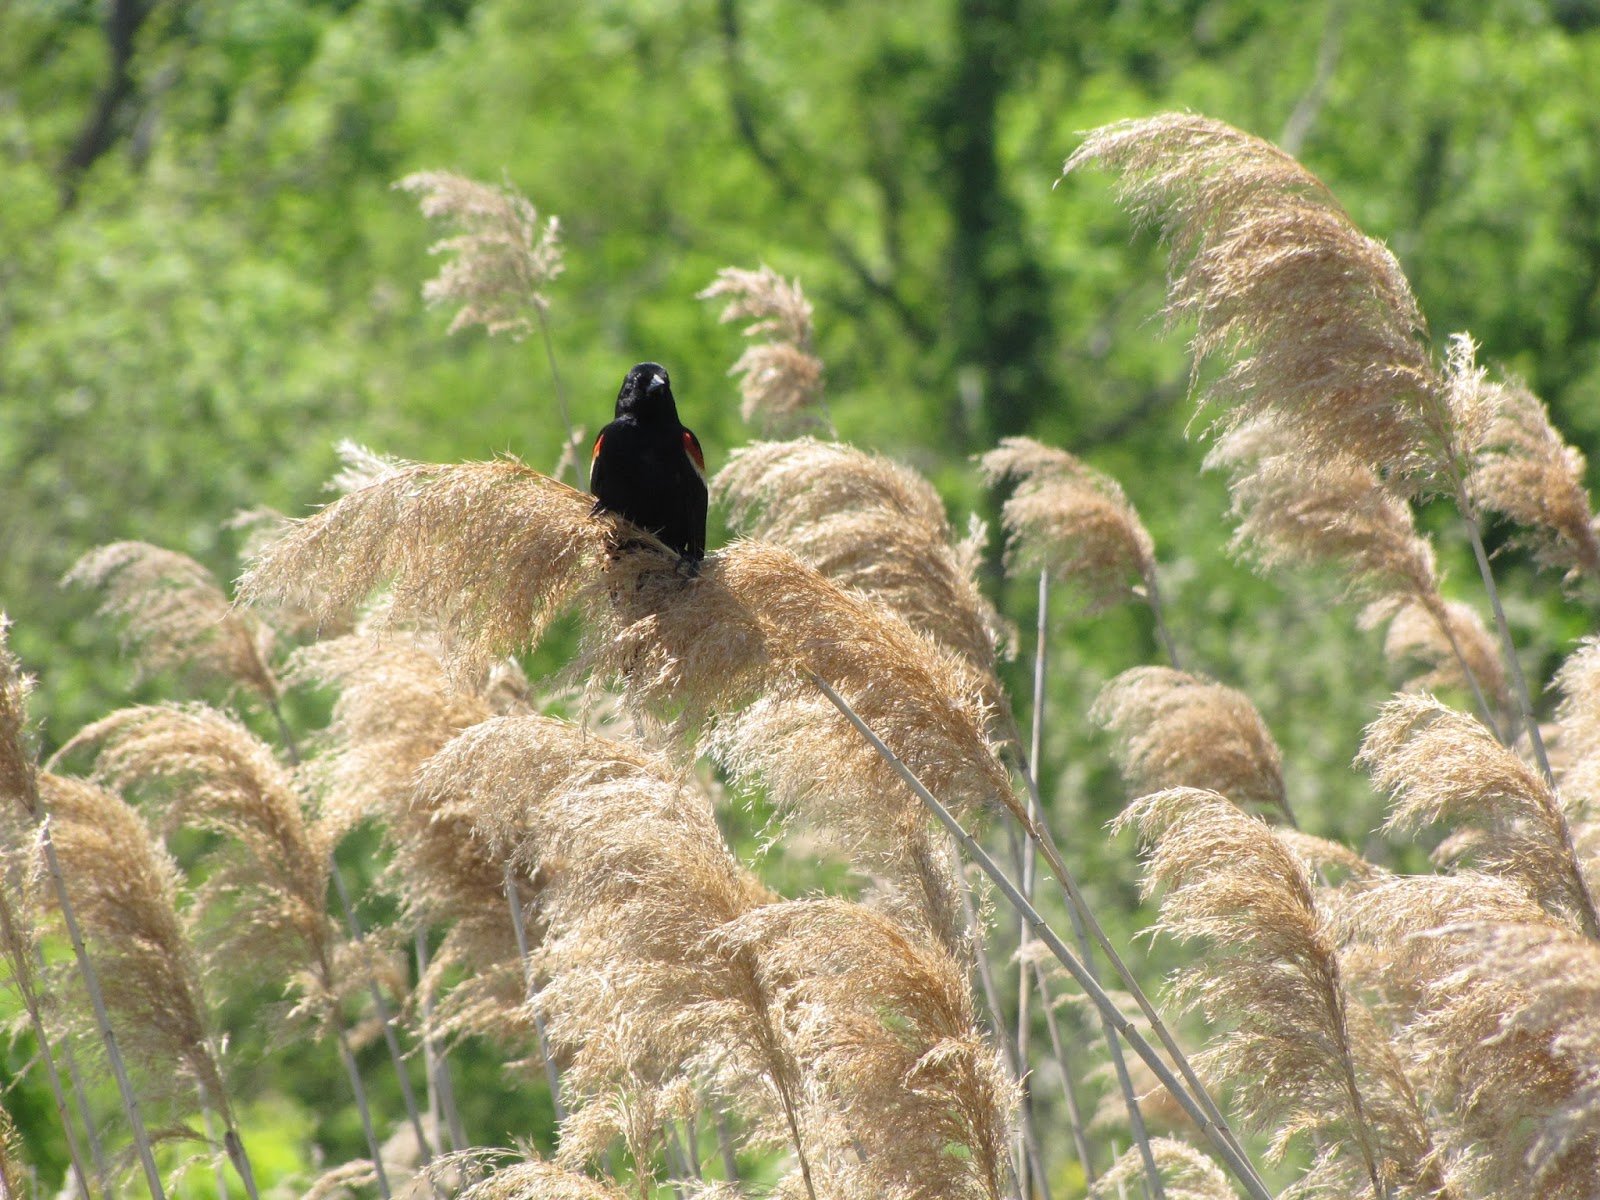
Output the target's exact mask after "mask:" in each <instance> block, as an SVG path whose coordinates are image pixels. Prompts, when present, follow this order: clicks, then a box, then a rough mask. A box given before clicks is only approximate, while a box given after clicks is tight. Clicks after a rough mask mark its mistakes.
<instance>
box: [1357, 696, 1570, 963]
mask: <svg viewBox="0 0 1600 1200" xmlns="http://www.w3.org/2000/svg"><path fill="white" fill-rule="evenodd" d="M1357 762H1359V763H1361V764H1363V765H1365V766H1366V767H1367V768H1368V769H1369V770H1370V771H1371V773H1372V779H1373V783H1374V784H1376V785H1377V787H1378V788H1379V789H1380V790H1382V791H1385V792H1387V793H1389V794H1390V796H1391V798H1392V800H1393V809H1392V810H1391V812H1390V814H1389V819H1388V821H1387V822H1386V823H1385V826H1384V828H1385V829H1387V830H1391V831H1406V830H1415V829H1418V828H1420V827H1422V826H1424V825H1431V824H1435V823H1438V822H1444V823H1447V824H1450V825H1453V826H1455V827H1457V829H1458V831H1459V832H1458V836H1457V837H1456V838H1453V839H1451V840H1450V841H1447V842H1445V843H1444V844H1443V845H1442V846H1441V847H1440V850H1439V852H1438V856H1439V857H1442V858H1443V859H1444V860H1445V861H1456V860H1459V859H1464V858H1470V859H1471V860H1472V861H1473V862H1474V863H1476V864H1477V865H1478V866H1479V867H1480V868H1481V869H1483V870H1485V871H1489V872H1492V873H1495V874H1503V875H1507V876H1510V877H1512V878H1514V879H1516V880H1517V881H1518V882H1520V883H1521V884H1522V885H1523V886H1524V887H1526V888H1527V889H1528V890H1529V891H1530V892H1531V893H1532V894H1533V895H1535V896H1537V897H1538V898H1539V899H1540V901H1541V902H1542V903H1543V904H1545V905H1546V906H1547V907H1548V908H1549V909H1550V911H1551V912H1553V913H1556V914H1558V915H1560V916H1561V917H1563V918H1564V919H1566V920H1569V921H1572V922H1573V923H1575V924H1577V925H1579V926H1581V927H1582V928H1583V929H1585V930H1587V931H1589V933H1590V934H1591V936H1600V925H1597V923H1596V917H1595V909H1594V902H1593V900H1592V898H1591V884H1590V881H1589V880H1588V879H1587V877H1586V875H1585V872H1584V868H1583V864H1582V863H1580V861H1579V860H1578V858H1577V855H1576V851H1575V850H1574V847H1573V843H1572V835H1571V830H1570V828H1569V826H1568V820H1567V814H1566V810H1565V807H1564V805H1563V803H1562V801H1561V798H1560V796H1558V795H1557V793H1556V791H1555V789H1554V788H1553V787H1551V786H1550V785H1549V783H1547V782H1546V781H1545V779H1544V778H1543V776H1542V775H1541V774H1540V773H1539V772H1538V771H1537V770H1535V769H1534V768H1533V767H1531V766H1529V765H1528V764H1527V763H1525V762H1523V761H1522V760H1521V759H1520V758H1518V757H1517V756H1516V755H1515V754H1513V753H1512V752H1511V751H1510V750H1508V749H1506V748H1505V747H1504V746H1501V745H1500V744H1499V743H1498V742H1497V741H1496V740H1495V739H1494V737H1493V735H1492V734H1490V732H1489V731H1488V730H1487V729H1485V728H1484V727H1483V726H1482V725H1481V724H1480V723H1478V722H1477V721H1475V720H1473V719H1472V718H1471V717H1468V716H1465V715H1463V714H1461V713H1458V712H1455V711H1454V710H1452V709H1449V708H1446V707H1445V706H1444V705H1442V704H1440V703H1439V702H1438V701H1437V700H1435V699H1433V697H1431V696H1413V695H1400V696H1396V697H1395V698H1394V699H1393V700H1391V701H1389V703H1388V704H1386V705H1384V707H1383V710H1382V712H1381V713H1380V715H1379V717H1378V719H1377V720H1376V721H1374V722H1373V723H1372V724H1371V725H1370V726H1368V727H1367V732H1366V737H1365V739H1364V740H1363V742H1362V746H1361V753H1360V755H1359V756H1358V757H1357Z"/></svg>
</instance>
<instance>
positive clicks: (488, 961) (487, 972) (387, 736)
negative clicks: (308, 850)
mask: <svg viewBox="0 0 1600 1200" xmlns="http://www.w3.org/2000/svg"><path fill="white" fill-rule="evenodd" d="M289 678H291V679H292V680H294V681H296V682H311V681H316V682H320V683H323V684H326V685H331V686H334V687H337V688H338V689H339V694H338V698H337V699H336V700H335V701H334V706H333V717H332V720H331V721H330V722H329V725H328V729H327V731H326V733H325V734H324V735H323V736H322V737H321V738H320V739H319V744H318V746H317V750H318V754H317V756H316V757H315V758H313V759H311V760H310V762H309V763H308V764H307V766H306V774H307V777H308V778H309V779H310V780H311V781H312V783H313V786H314V787H316V788H317V789H318V791H319V794H320V796H321V812H322V820H323V823H324V825H325V826H326V825H328V824H329V823H331V824H332V825H333V826H334V827H339V828H343V827H345V826H348V825H350V824H353V823H354V822H355V821H356V820H359V819H360V818H362V817H364V816H376V817H378V818H380V819H381V820H382V822H383V827H384V833H385V837H386V841H387V842H388V845H389V847H390V850H391V854H392V857H391V858H390V861H389V865H388V867H387V869H386V870H385V872H384V880H385V882H386V883H387V884H388V885H389V886H390V887H391V888H392V889H393V890H394V891H395V892H396V894H397V895H398V897H399V899H400V901H401V903H402V904H403V905H404V908H405V912H406V915H407V916H408V918H409V919H410V920H411V921H413V922H415V923H416V924H418V925H419V926H423V927H426V926H439V927H443V928H444V930H445V932H444V938H443V941H442V942H441V943H440V945H439V947H438V949H437V950H436V951H435V952H434V953H433V955H432V959H431V962H430V964H429V968H428V973H427V976H426V978H425V979H424V980H423V982H422V985H421V988H422V990H423V991H425V992H431V991H432V990H434V989H436V988H439V987H443V986H444V985H445V983H446V981H451V982H452V983H453V986H451V987H450V988H449V990H448V991H447V992H445V993H444V995H443V997H442V998H441V1002H440V1003H439V1005H438V1007H437V1009H436V1010H435V1012H434V1014H433V1025H434V1031H435V1032H439V1033H444V1034H452V1033H457V1032H471V1033H487V1034H492V1035H494V1036H496V1037H498V1038H500V1039H502V1040H503V1041H505V1042H507V1043H509V1044H513V1045H523V1044H526V1043H527V1040H528V1039H529V1038H530V1037H531V1035H532V1030H531V1026H530V1025H529V1022H528V1019H527V1014H526V1013H524V1012H522V1011H521V1003H522V999H523V994H524V985H523V980H522V963H521V959H520V956H519V955H518V953H517V944H516V939H515V936H514V930H513V927H512V924H511V921H510V919H509V918H508V916H507V912H506V908H505V871H506V862H505V858H504V856H503V855H495V854H491V853H490V852H489V849H488V847H487V846H486V844H485V843H484V842H483V840H482V839H480V838H476V837H474V836H472V821H473V818H472V816H471V814H464V813H462V812H459V811H454V810H452V809H450V808H448V807H444V808H441V807H440V806H439V805H438V804H436V803H435V800H436V799H437V797H436V795H435V793H433V792H431V791H429V790H427V789H418V788H417V786H416V778H415V777H416V773H417V771H418V770H420V769H421V767H422V766H423V765H424V764H425V763H426V762H427V761H428V760H429V759H430V758H431V757H432V756H433V755H434V754H435V753H437V752H438V751H439V750H440V749H442V748H443V747H444V746H445V744H446V743H448V742H449V741H450V740H451V739H452V738H454V737H455V736H456V735H458V734H459V733H461V732H463V731H464V730H466V729H469V728H471V727H472V726H474V725H477V724H479V723H481V722H483V721H486V720H488V719H489V718H490V717H492V716H493V715H494V708H493V706H492V705H491V703H490V702H489V700H488V698H487V697H486V696H485V695H484V694H483V693H481V692H479V691H475V690H473V691H464V690H459V689H458V688H457V687H456V686H454V685H453V684H452V682H451V680H450V677H449V675H448V673H447V672H446V670H445V668H444V666H443V664H442V663H441V662H440V661H439V659H438V658H437V657H436V655H435V654H434V653H433V652H431V651H430V650H429V649H428V648H427V646H426V642H425V640H423V639H420V638H418V637H416V636H415V635H412V636H411V637H408V636H406V633H405V631H401V630H396V631H393V632H392V633H390V634H389V635H388V636H386V637H383V638H381V639H377V638H373V637H371V636H369V635H366V634H355V635H351V636H348V637H343V638H337V639H334V640H332V641H328V642H321V643H318V644H316V645H313V646H308V647H306V648H305V649H303V650H300V651H298V652H297V653H296V654H295V657H294V658H293V659H292V660H291V663H290V675H289ZM520 886H521V887H522V888H523V889H524V890H525V891H526V892H527V893H528V894H530V895H531V894H533V893H534V892H535V891H536V889H535V887H534V886H533V883H532V881H530V880H527V879H523V880H521V881H520Z"/></svg>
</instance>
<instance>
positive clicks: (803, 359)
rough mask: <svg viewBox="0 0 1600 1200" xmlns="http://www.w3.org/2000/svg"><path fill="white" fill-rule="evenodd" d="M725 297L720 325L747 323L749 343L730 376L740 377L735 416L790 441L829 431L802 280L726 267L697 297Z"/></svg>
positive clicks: (766, 269)
mask: <svg viewBox="0 0 1600 1200" xmlns="http://www.w3.org/2000/svg"><path fill="white" fill-rule="evenodd" d="M724 297H726V298H727V299H728V303H727V305H726V306H725V307H724V308H723V310H722V317H721V320H722V323H723V324H724V325H726V324H728V323H729V322H731V321H742V320H747V319H750V320H751V324H749V325H747V326H746V327H745V329H744V335H745V337H747V338H750V339H751V343H750V345H748V346H746V347H745V351H744V353H743V354H741V355H740V356H739V359H738V361H737V362H735V363H734V364H733V366H732V367H731V368H730V369H729V371H728V374H730V375H737V376H739V394H740V397H741V404H740V408H739V415H740V416H742V417H743V418H744V419H745V421H746V422H750V423H755V422H757V421H758V420H759V423H760V425H761V427H762V430H763V432H765V433H766V434H768V435H777V436H793V435H794V434H796V433H799V432H802V431H804V430H806V429H810V428H815V427H817V426H819V425H820V426H823V427H825V428H827V429H828V430H829V431H830V432H831V431H832V427H833V421H832V419H831V418H830V417H829V415H828V407H827V402H826V400H825V399H824V398H823V391H822V375H823V368H822V360H821V359H819V358H818V357H817V356H816V355H815V354H813V353H812V349H811V340H812V329H811V303H810V302H809V301H808V300H807V299H806V298H805V295H804V294H803V293H802V292H801V290H800V281H799V280H793V281H790V280H787V279H784V278H783V277H782V276H781V275H779V274H778V273H777V272H776V271H774V270H773V269H772V268H771V267H768V266H766V265H763V266H762V267H761V268H760V269H759V270H755V271H745V270H740V269H739V268H738V267H724V268H723V269H722V270H720V271H718V272H717V278H716V280H715V281H714V282H713V283H712V284H711V286H710V287H708V288H706V289H705V290H704V291H701V292H698V293H696V298H697V299H700V300H720V299H723V298H724ZM756 339H761V340H756Z"/></svg>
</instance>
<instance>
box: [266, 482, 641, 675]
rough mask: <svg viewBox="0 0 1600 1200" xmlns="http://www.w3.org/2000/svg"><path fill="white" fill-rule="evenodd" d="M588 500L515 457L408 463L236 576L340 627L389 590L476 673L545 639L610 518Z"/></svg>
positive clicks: (595, 564) (392, 611)
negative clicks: (438, 463)
mask: <svg viewBox="0 0 1600 1200" xmlns="http://www.w3.org/2000/svg"><path fill="white" fill-rule="evenodd" d="M593 503H594V501H593V498H592V497H589V496H586V495H584V494H583V493H582V492H578V491H575V490H574V489H572V488H570V487H567V486H566V485H565V484H562V483H558V482H557V481H556V480H554V479H551V478H550V477H548V476H546V475H541V474H539V473H538V472H537V471H533V470H531V469H529V468H528V467H525V466H523V465H522V464H521V463H518V462H514V461H511V460H509V459H508V460H501V461H498V462H485V463H461V464H456V465H453V466H427V465H421V464H408V465H406V466H404V467H401V468H398V469H395V470H391V471H389V472H387V473H385V474H383V475H381V476H380V477H379V478H378V479H377V480H376V481H375V482H372V483H369V484H367V485H366V486H365V487H361V488H359V489H358V490H356V491H352V492H349V493H347V494H346V495H344V496H342V497H341V498H340V499H338V500H336V501H335V502H334V503H332V504H330V505H329V506H328V507H327V508H325V509H323V510H322V511H321V512H319V513H318V514H317V515H316V516H314V517H308V518H306V519H304V520H301V521H297V522H295V523H294V524H293V525H292V526H291V527H290V528H289V530H288V531H287V532H286V533H285V534H284V535H283V536H282V537H280V538H278V539H277V540H276V541H274V542H272V543H271V544H270V545H269V546H268V547H267V548H266V549H265V550H263V551H262V552H261V554H260V556H259V557H258V558H257V559H256V560H255V561H254V562H253V563H252V564H251V567H250V570H249V571H247V572H246V573H245V575H244V577H243V579H241V580H240V585H239V594H240V596H241V598H242V599H244V600H246V601H251V602H254V601H257V600H267V601H274V600H276V601H286V602H289V603H292V604H295V605H297V606H299V607H301V608H303V609H305V610H307V611H308V612H310V613H313V614H315V615H316V616H317V617H318V618H319V619H321V620H323V621H325V622H327V623H329V624H330V625H333V626H338V625H340V624H341V623H343V622H346V621H348V620H349V618H350V617H351V616H352V615H353V614H354V613H355V611H356V609H357V606H358V605H360V604H361V603H362V602H363V601H364V600H366V599H367V598H368V597H369V596H371V595H372V594H373V593H374V592H375V591H376V590H377V589H378V588H380V587H383V586H387V587H389V588H390V592H389V608H388V612H389V618H390V620H391V621H393V622H396V623H400V624H421V625H425V626H432V627H436V628H438V629H439V630H440V631H441V636H444V637H446V638H447V641H446V646H445V651H446V655H447V658H448V661H449V662H450V664H451V666H452V668H453V669H455V670H458V671H460V672H462V673H463V674H465V675H470V674H472V673H474V672H476V671H481V670H483V669H484V668H485V667H486V666H487V665H488V664H489V663H491V662H493V661H494V660H496V659H498V658H500V657H501V656H503V655H505V654H508V653H510V652H512V651H514V650H519V649H522V648H524V647H526V646H528V645H530V644H532V643H533V642H535V641H537V640H538V637H539V635H540V633H541V632H542V631H543V629H544V627H545V626H546V625H547V624H548V623H549V621H550V619H551V618H552V617H553V616H554V615H555V613H556V611H558V609H559V608H560V606H561V604H562V603H563V602H564V601H565V600H566V599H567V598H568V597H569V596H570V595H571V594H572V592H573V591H574V590H575V589H577V588H578V587H579V586H580V585H581V584H582V583H583V582H585V581H586V580H589V579H592V578H593V576H594V575H595V573H596V572H597V571H598V570H599V564H600V563H601V562H602V561H603V559H604V557H605V554H606V538H607V530H608V528H609V526H608V524H607V523H606V522H605V521H603V520H600V519H598V518H594V517H591V516H590V512H589V510H590V508H591V507H592V505H593Z"/></svg>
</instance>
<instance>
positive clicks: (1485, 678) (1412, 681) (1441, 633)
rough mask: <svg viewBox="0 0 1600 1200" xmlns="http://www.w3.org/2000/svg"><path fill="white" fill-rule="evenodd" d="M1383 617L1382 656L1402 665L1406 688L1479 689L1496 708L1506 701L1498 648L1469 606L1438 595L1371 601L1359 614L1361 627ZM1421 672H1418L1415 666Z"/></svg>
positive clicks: (1504, 707)
mask: <svg viewBox="0 0 1600 1200" xmlns="http://www.w3.org/2000/svg"><path fill="white" fill-rule="evenodd" d="M1385 621H1387V622H1388V623H1389V627H1388V629H1387V630H1385V631H1384V635H1383V656H1384V657H1385V658H1387V659H1388V660H1389V661H1390V662H1391V663H1394V664H1397V665H1399V666H1401V667H1403V668H1407V669H1409V670H1410V672H1411V676H1412V677H1411V678H1408V679H1407V680H1406V690H1408V691H1432V690H1433V689H1435V688H1460V689H1461V690H1463V691H1471V690H1472V688H1473V687H1474V686H1476V687H1478V688H1480V689H1481V690H1482V692H1483V694H1484V696H1486V697H1487V698H1488V699H1489V700H1490V701H1492V702H1493V704H1494V706H1495V708H1496V710H1497V711H1500V712H1504V711H1506V710H1507V709H1509V707H1510V705H1511V694H1510V692H1509V691H1507V689H1506V672H1505V667H1504V666H1503V665H1502V664H1501V662H1500V648H1499V646H1498V645H1497V644H1496V642H1495V640H1494V638H1493V636H1492V635H1491V634H1490V633H1489V629H1488V627H1487V626H1486V625H1484V623H1483V618H1482V617H1480V616H1479V615H1478V613H1477V610H1476V609H1474V608H1472V607H1471V606H1470V605H1467V604H1462V603H1461V602H1460V601H1459V600H1445V599H1443V598H1442V597H1429V598H1428V599H1427V600H1421V599H1417V598H1414V597H1413V598H1410V599H1401V598H1398V597H1395V598H1391V599H1386V600H1376V601H1374V602H1373V603H1372V604H1370V605H1368V606H1367V608H1366V609H1365V610H1364V611H1363V612H1362V614H1361V625H1362V627H1363V628H1368V629H1370V628H1374V627H1376V626H1378V625H1380V624H1382V623H1383V622H1385ZM1419 666H1420V667H1421V668H1422V670H1421V671H1420V673H1418V670H1417V668H1418V667H1419Z"/></svg>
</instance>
